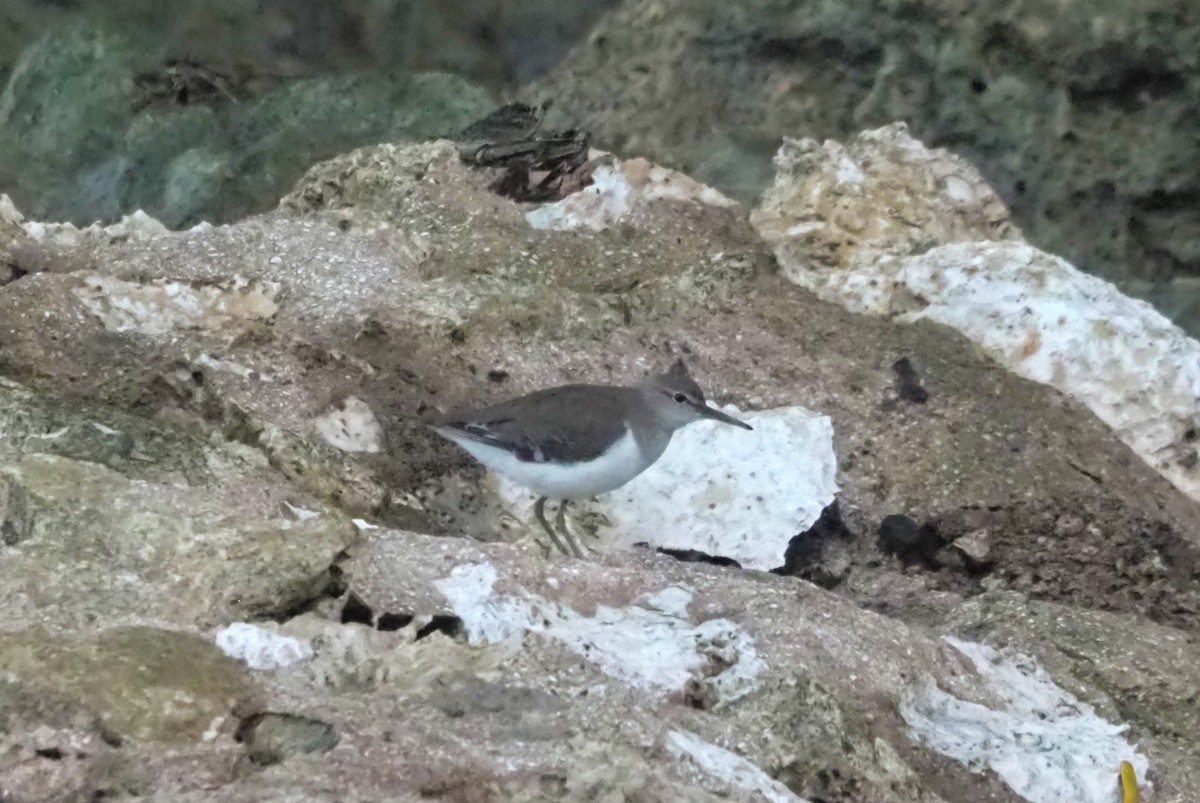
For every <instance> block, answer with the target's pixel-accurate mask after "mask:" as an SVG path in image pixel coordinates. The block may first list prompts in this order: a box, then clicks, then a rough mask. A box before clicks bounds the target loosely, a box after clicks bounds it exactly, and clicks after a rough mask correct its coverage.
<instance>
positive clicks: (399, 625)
mask: <svg viewBox="0 0 1200 803" xmlns="http://www.w3.org/2000/svg"><path fill="white" fill-rule="evenodd" d="M414 618H415V617H414V616H413V615H412V614H411V613H384V614H380V616H379V620H378V621H377V622H375V627H376V628H378V629H379V630H382V631H384V632H391V631H393V630H401V629H403V628H405V627H408V626H409V625H410V624H412V620H413V619H414Z"/></svg>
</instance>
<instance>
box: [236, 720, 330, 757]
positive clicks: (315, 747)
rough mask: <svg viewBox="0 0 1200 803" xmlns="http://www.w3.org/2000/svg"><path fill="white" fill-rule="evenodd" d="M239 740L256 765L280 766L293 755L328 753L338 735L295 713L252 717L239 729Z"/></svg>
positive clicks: (325, 725)
mask: <svg viewBox="0 0 1200 803" xmlns="http://www.w3.org/2000/svg"><path fill="white" fill-rule="evenodd" d="M236 738H237V740H238V741H239V742H244V743H245V745H246V752H247V755H249V756H250V760H251V761H253V762H254V763H256V764H266V765H270V764H278V763H279V762H280V761H283V760H284V759H285V758H287V757H288V756H291V755H303V754H304V753H327V752H329V751H330V750H332V749H333V748H334V747H336V746H337V743H338V736H337V733H336V732H335V731H334V729H333V728H332V727H331V726H330V725H329V724H328V723H325V722H321V721H320V720H317V719H312V718H310V717H302V716H296V715H295V714H276V713H265V714H252V715H251V716H249V717H247V718H246V719H245V720H243V721H242V724H241V725H240V726H239V727H238V731H237V736H236Z"/></svg>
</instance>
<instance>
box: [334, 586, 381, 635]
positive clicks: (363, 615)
mask: <svg viewBox="0 0 1200 803" xmlns="http://www.w3.org/2000/svg"><path fill="white" fill-rule="evenodd" d="M374 621H375V612H374V611H373V610H371V606H370V605H368V604H367V603H365V602H363V600H362V598H361V597H359V596H358V594H355V593H354V592H353V591H351V592H350V593H349V594H348V595H347V596H346V602H345V604H343V605H342V624H344V625H348V624H351V623H355V624H360V625H367V626H368V627H370V626H371V624H372V623H373V622H374Z"/></svg>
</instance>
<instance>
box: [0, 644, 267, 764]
mask: <svg viewBox="0 0 1200 803" xmlns="http://www.w3.org/2000/svg"><path fill="white" fill-rule="evenodd" d="M0 671H3V672H4V673H5V674H6V677H7V678H8V682H10V683H14V682H15V683H20V684H22V685H24V686H26V687H29V688H32V689H37V690H39V691H40V692H42V693H43V694H46V695H48V696H49V697H51V698H63V699H71V700H77V701H78V702H79V703H80V704H81V705H83V706H85V707H86V709H87V710H89V711H92V712H94V713H95V714H96V716H98V717H99V718H100V720H101V721H102V722H103V723H104V726H105V727H107V728H111V729H112V732H113V733H115V734H116V735H117V738H118V740H124V739H130V740H136V741H151V742H166V743H169V742H182V743H187V742H189V741H195V740H197V739H199V738H200V737H201V736H202V735H203V734H204V732H205V731H206V730H207V729H208V728H209V727H210V725H211V724H212V723H213V721H214V720H216V719H219V718H221V717H226V716H229V715H230V714H231V713H232V712H233V709H234V706H235V704H236V703H238V702H239V701H240V700H241V699H243V698H245V697H248V696H249V695H250V694H251V693H252V691H253V686H252V685H251V683H250V682H249V679H248V678H247V677H246V673H245V671H244V670H243V669H242V668H241V667H240V666H239V665H238V664H237V663H236V662H234V661H232V660H230V659H228V658H226V657H225V656H224V655H222V654H221V653H220V651H219V650H217V649H216V648H215V647H214V646H213V645H212V644H210V643H209V642H208V641H206V640H204V639H201V638H199V637H197V636H195V635H191V634H186V633H179V632H173V631H168V630H159V629H156V628H149V627H126V628H115V629H111V630H106V631H104V632H102V633H100V634H98V635H97V636H95V637H92V638H88V639H78V638H67V637H56V636H53V635H51V634H49V633H47V632H46V631H44V630H40V629H36V628H32V629H27V630H20V631H15V632H13V631H10V632H6V633H4V634H3V635H0ZM10 738H11V737H10ZM107 738H108V741H113V737H111V736H110V737H107Z"/></svg>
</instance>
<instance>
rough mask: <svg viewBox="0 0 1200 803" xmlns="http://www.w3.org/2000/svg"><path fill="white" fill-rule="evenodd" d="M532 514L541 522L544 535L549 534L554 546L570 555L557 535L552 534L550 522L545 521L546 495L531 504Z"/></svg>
mask: <svg viewBox="0 0 1200 803" xmlns="http://www.w3.org/2000/svg"><path fill="white" fill-rule="evenodd" d="M533 512H534V515H536V516H537V520H538V521H539V522H541V525H542V527H543V528H544V529H545V530H546V535H548V536H550V540H551V541H553V542H554V546H555V547H557V548H558V551H559V552H561V553H563V554H564V555H570V554H571V553H570V552H568V551H567V548H566V547H565V546H563V543H562V541H560V540H558V536H557V535H555V534H554V530H552V529H550V523H549V522H547V521H546V497H544V496H543V497H540V498H539V499H538V500H537V502H536V503H535V504H534V506H533Z"/></svg>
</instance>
